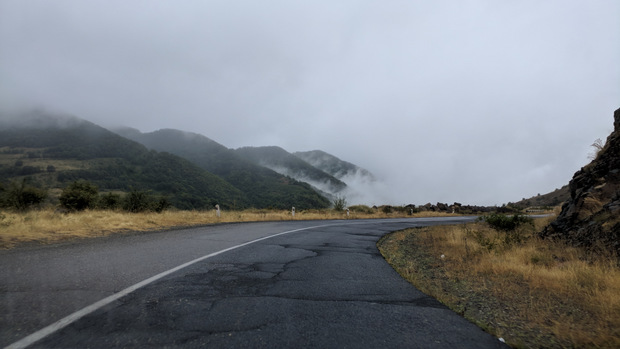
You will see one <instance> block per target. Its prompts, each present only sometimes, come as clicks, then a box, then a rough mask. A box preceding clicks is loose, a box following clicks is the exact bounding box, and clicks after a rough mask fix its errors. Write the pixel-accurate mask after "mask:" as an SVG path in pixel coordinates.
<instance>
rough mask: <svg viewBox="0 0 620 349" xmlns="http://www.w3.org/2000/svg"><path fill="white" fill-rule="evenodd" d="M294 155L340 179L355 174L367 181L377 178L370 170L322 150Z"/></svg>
mask: <svg viewBox="0 0 620 349" xmlns="http://www.w3.org/2000/svg"><path fill="white" fill-rule="evenodd" d="M293 155H295V156H297V157H298V158H300V159H302V160H304V161H305V162H307V163H309V164H310V165H312V166H314V167H316V168H318V169H319V170H321V171H323V172H325V173H329V174H330V175H332V176H334V177H336V178H338V179H340V180H342V179H343V178H347V177H353V176H357V177H363V178H365V179H366V180H367V181H374V180H375V176H374V175H373V174H372V173H370V172H369V171H368V170H366V169H363V168H361V167H359V166H357V165H354V164H352V163H350V162H347V161H344V160H340V159H339V158H337V157H335V156H333V155H331V154H329V153H326V152H324V151H322V150H311V151H303V152H295V153H293ZM344 182H346V180H344Z"/></svg>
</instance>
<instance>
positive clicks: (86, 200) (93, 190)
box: [59, 181, 99, 211]
mask: <svg viewBox="0 0 620 349" xmlns="http://www.w3.org/2000/svg"><path fill="white" fill-rule="evenodd" d="M98 195H99V189H98V188H97V186H96V185H94V184H92V183H90V182H87V181H75V182H73V183H71V184H70V185H69V186H68V187H66V188H65V189H64V190H63V191H62V194H60V198H59V200H60V204H61V205H62V206H63V207H64V208H67V209H69V210H71V211H83V210H85V209H87V208H94V207H95V204H96V203H97V196H98Z"/></svg>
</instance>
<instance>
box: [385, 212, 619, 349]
mask: <svg viewBox="0 0 620 349" xmlns="http://www.w3.org/2000/svg"><path fill="white" fill-rule="evenodd" d="M547 223H548V220H547V221H545V220H544V219H543V220H537V221H535V224H533V225H524V226H521V227H519V228H518V231H516V232H515V233H514V234H516V235H518V236H519V237H520V238H519V239H516V240H509V239H508V240H507V239H506V238H505V233H500V232H498V231H496V230H494V229H491V228H490V227H489V226H488V224H486V223H484V222H478V223H472V224H468V225H464V226H440V227H428V228H419V229H410V230H405V231H400V232H396V233H393V234H390V235H388V236H386V237H384V238H383V239H382V240H381V241H380V242H379V243H378V246H379V249H380V250H381V253H382V254H383V255H384V257H385V258H386V260H387V261H388V262H389V263H390V264H391V265H392V266H393V267H394V268H395V269H396V270H397V271H398V272H399V273H400V274H401V275H402V276H403V277H404V278H405V279H407V280H408V281H410V282H411V283H412V284H413V285H415V286H416V287H417V288H418V289H420V290H421V291H423V292H425V293H427V294H429V295H431V296H433V297H435V298H437V299H438V300H440V301H441V302H442V303H444V304H446V305H447V306H448V307H450V308H451V309H452V310H454V311H455V312H457V313H459V314H461V315H463V316H464V317H466V318H467V319H469V320H470V321H472V322H474V323H476V324H477V325H479V326H480V327H482V328H483V329H484V330H486V331H487V332H490V333H491V334H494V335H496V336H497V337H502V338H504V339H505V340H506V342H507V343H508V344H509V345H511V346H513V347H528V348H532V347H533V348H540V347H542V348H554V347H555V348H562V347H564V348H565V347H578V348H583V347H605V348H612V347H613V348H619V347H620V269H619V268H618V265H617V260H616V259H614V258H613V257H610V256H607V257H605V256H592V255H588V254H587V253H586V252H584V251H581V250H579V249H576V248H572V247H568V246H565V245H563V244H562V243H559V242H550V241H541V240H539V239H537V238H536V237H535V235H534V232H535V231H538V230H540V229H541V228H542V227H543V226H544V225H546V224H547ZM519 240H520V241H519Z"/></svg>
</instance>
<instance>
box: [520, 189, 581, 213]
mask: <svg viewBox="0 0 620 349" xmlns="http://www.w3.org/2000/svg"><path fill="white" fill-rule="evenodd" d="M568 199H570V190H569V189H568V185H565V186H563V187H562V188H560V189H556V190H554V191H552V192H550V193H547V194H542V195H541V194H538V195H536V196H533V197H531V198H529V199H523V200H521V201H518V202H515V203H514V206H517V207H521V208H526V207H533V206H535V207H553V206H559V205H562V203H564V202H566V201H567V200H568Z"/></svg>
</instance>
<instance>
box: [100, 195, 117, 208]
mask: <svg viewBox="0 0 620 349" xmlns="http://www.w3.org/2000/svg"><path fill="white" fill-rule="evenodd" d="M97 207H99V208H101V209H104V210H116V209H118V208H120V207H121V196H120V195H119V194H115V193H106V194H103V195H101V196H99V202H98V204H97Z"/></svg>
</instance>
